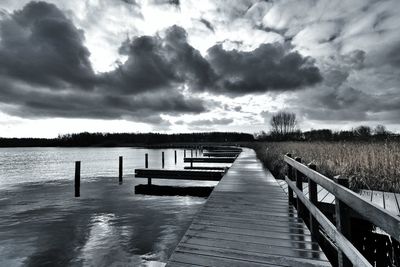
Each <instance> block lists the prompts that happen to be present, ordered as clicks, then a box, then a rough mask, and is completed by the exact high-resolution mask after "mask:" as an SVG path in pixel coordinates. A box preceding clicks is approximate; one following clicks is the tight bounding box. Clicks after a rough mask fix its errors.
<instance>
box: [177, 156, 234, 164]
mask: <svg viewBox="0 0 400 267" xmlns="http://www.w3.org/2000/svg"><path fill="white" fill-rule="evenodd" d="M235 159H236V157H213V158H208V157H202V158H184V159H183V162H198V163H233V162H234V161H235Z"/></svg>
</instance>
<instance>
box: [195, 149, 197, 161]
mask: <svg viewBox="0 0 400 267" xmlns="http://www.w3.org/2000/svg"><path fill="white" fill-rule="evenodd" d="M195 150H196V158H197V146H196V147H195Z"/></svg>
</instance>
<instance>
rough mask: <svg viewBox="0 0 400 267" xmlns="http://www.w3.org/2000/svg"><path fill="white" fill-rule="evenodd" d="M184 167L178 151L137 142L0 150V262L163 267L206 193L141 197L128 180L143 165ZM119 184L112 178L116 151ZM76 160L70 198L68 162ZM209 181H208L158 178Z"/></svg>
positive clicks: (190, 183)
mask: <svg viewBox="0 0 400 267" xmlns="http://www.w3.org/2000/svg"><path fill="white" fill-rule="evenodd" d="M161 151H165V165H166V168H171V169H175V168H177V169H182V168H183V162H182V161H183V160H182V157H183V150H177V151H178V164H177V165H175V163H174V150H173V149H164V150H158V149H154V150H147V149H138V148H5V149H3V148H2V149H0V218H1V220H0V266H162V263H163V262H166V260H167V259H168V257H169V255H170V254H171V252H172V251H173V249H174V248H175V246H176V245H177V244H178V242H179V240H180V239H181V237H182V236H183V234H184V232H185V231H186V229H187V227H188V226H189V224H190V222H191V220H192V218H193V216H194V215H195V214H196V212H197V211H198V210H199V209H200V208H201V207H202V205H203V204H204V202H205V199H204V198H197V197H190V196H184V197H182V196H181V197H179V196H146V195H139V194H135V192H134V186H135V185H137V184H139V183H146V182H147V181H146V180H144V179H135V178H134V175H133V173H134V169H135V168H142V167H143V165H144V154H145V153H148V154H149V167H150V168H160V167H161ZM119 156H123V157H124V183H123V184H122V185H119V184H118V181H117V180H118V179H117V178H116V177H117V175H118V157H119ZM76 160H80V161H81V162H82V163H81V164H82V167H81V169H82V175H81V176H82V178H81V180H82V182H81V197H80V198H74V197H73V194H74V186H73V175H74V161H76ZM153 183H154V184H164V185H165V184H167V185H172V184H175V185H177V184H179V185H181V186H197V185H200V186H210V185H211V186H212V185H215V183H214V182H199V181H184V182H183V181H173V180H156V179H153Z"/></svg>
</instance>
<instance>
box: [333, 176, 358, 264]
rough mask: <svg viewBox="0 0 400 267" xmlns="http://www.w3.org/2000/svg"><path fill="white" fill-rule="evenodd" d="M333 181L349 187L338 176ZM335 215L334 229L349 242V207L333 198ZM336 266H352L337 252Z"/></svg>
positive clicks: (346, 180) (346, 182)
mask: <svg viewBox="0 0 400 267" xmlns="http://www.w3.org/2000/svg"><path fill="white" fill-rule="evenodd" d="M333 180H334V181H335V182H336V183H338V184H340V185H342V186H344V187H347V188H348V187H349V180H348V179H345V178H341V177H340V175H338V176H335V177H333ZM335 214H336V228H337V229H338V230H339V231H340V232H341V233H342V234H343V235H344V236H345V237H346V238H347V239H348V240H350V241H351V229H350V226H351V222H350V216H349V215H350V214H349V207H348V206H347V205H346V204H345V203H343V202H341V201H340V200H339V199H338V198H335ZM338 266H339V267H350V266H353V265H352V264H351V262H350V260H349V259H348V258H347V257H346V255H344V253H343V252H342V251H340V250H339V251H338Z"/></svg>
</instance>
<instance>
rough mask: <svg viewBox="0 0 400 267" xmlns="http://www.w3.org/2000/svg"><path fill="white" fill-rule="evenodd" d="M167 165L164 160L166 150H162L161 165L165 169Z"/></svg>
mask: <svg viewBox="0 0 400 267" xmlns="http://www.w3.org/2000/svg"><path fill="white" fill-rule="evenodd" d="M164 166H165V160H164V151H163V152H161V167H162V168H163V169H164Z"/></svg>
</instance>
